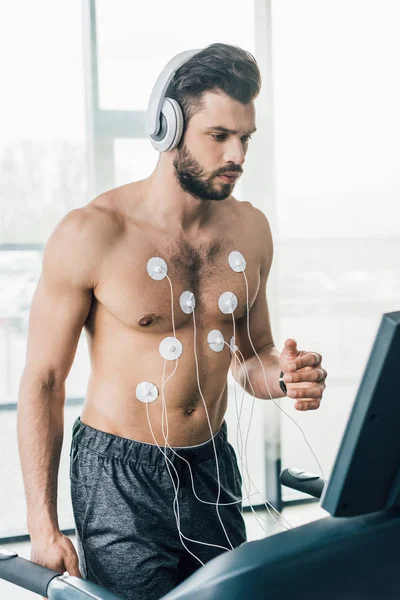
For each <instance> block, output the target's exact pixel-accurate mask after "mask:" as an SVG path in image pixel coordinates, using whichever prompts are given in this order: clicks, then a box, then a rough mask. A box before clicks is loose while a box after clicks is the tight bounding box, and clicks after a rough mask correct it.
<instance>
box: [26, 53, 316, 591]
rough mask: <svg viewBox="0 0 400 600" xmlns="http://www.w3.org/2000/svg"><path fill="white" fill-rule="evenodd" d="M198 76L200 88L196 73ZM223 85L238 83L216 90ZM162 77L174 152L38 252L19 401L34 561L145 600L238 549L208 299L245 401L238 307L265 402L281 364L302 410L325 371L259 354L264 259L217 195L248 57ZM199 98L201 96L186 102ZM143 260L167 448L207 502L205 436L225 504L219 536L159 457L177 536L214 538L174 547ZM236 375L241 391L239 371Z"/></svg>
mask: <svg viewBox="0 0 400 600" xmlns="http://www.w3.org/2000/svg"><path fill="white" fill-rule="evenodd" d="M199 68H200V70H201V73H202V78H201V84H200V85H199V81H198V77H197V78H196V75H195V73H196V69H197V72H199ZM193 73H194V75H193ZM191 77H193V80H191V79H190V78H191ZM207 78H208V79H207ZM235 78H236V80H237V81H236V83H237V85H236V87H234V86H232V85H230V82H232V79H235ZM182 81H183V82H184V83H185V82H186V90H187V89H190V90H191V93H192V99H193V98H194V103H193V102H192V103H191V104H190V103H189V104H185V100H184V95H183V96H182V95H179V93H180V94H184V92H182V89H183V88H184V86H183V85H182V86H181V92H179V93H178V91H176V90H178V88H179V82H182ZM210 82H211V83H210ZM189 83H191V84H192V87H190V85H189ZM173 85H175V91H176V93H175V98H177V99H178V101H180V103H181V105H183V110H184V115H185V129H184V133H183V136H182V140H181V142H180V143H179V145H178V147H177V148H175V149H173V150H171V151H168V152H163V153H160V158H159V162H158V164H157V166H156V168H155V170H154V171H153V173H152V174H151V175H150V176H149V177H147V178H146V179H143V180H141V181H136V182H133V183H129V184H127V185H123V186H121V187H118V188H116V189H113V190H110V191H108V192H106V193H104V194H102V195H100V196H99V197H97V198H96V199H94V200H93V201H91V202H89V204H87V205H86V206H84V207H82V208H79V209H76V210H72V211H71V212H69V213H68V214H67V215H66V216H65V217H64V218H63V219H62V221H61V222H60V223H59V224H58V225H57V227H56V228H55V230H54V231H53V233H52V234H51V236H50V238H49V240H48V242H47V244H46V248H45V250H44V255H43V268H42V274H41V277H40V280H39V283H38V286H37V289H36V291H35V294H34V297H33V300H32V306H31V312H30V322H29V334H28V347H27V355H26V365H25V369H24V372H23V376H22V378H21V384H20V396H19V402H18V438H19V450H20V457H21V465H22V470H23V476H24V485H25V491H26V496H27V514H28V530H29V533H30V535H31V541H32V560H34V561H36V562H38V563H40V564H43V565H45V566H48V567H50V568H53V569H56V570H59V571H61V572H64V571H68V572H69V574H70V575H76V576H78V577H80V576H82V575H83V576H84V577H85V578H88V579H89V580H92V581H95V582H97V583H99V584H100V585H103V586H104V587H107V588H108V589H110V590H111V591H114V592H115V593H117V594H119V595H121V596H122V597H124V598H132V599H136V598H141V599H146V600H151V599H154V600H156V599H157V598H160V597H161V596H162V595H163V594H166V593H167V592H168V591H169V590H171V589H173V588H174V587H175V586H176V585H178V583H179V582H180V581H182V580H183V579H185V578H186V577H187V576H188V575H190V574H191V573H192V572H193V571H194V570H196V569H197V568H199V567H200V566H201V564H204V563H205V562H207V561H208V560H210V559H211V558H213V557H215V556H217V554H218V553H220V552H223V551H225V549H223V548H226V549H228V550H229V549H232V548H234V547H236V546H238V545H240V544H241V543H243V542H244V541H245V540H246V532H245V527H244V522H243V518H242V515H241V510H240V508H241V505H240V498H241V478H240V473H239V471H238V467H237V462H236V457H235V453H234V450H233V448H232V446H231V445H230V444H229V443H228V442H227V437H226V434H227V432H226V422H225V421H224V415H225V412H226V408H227V373H228V370H229V367H230V366H231V367H232V370H233V359H232V360H231V355H230V352H229V348H228V347H227V346H225V347H224V350H223V351H221V352H213V351H212V350H211V349H210V346H209V344H208V342H207V334H208V333H209V332H210V331H211V330H214V329H218V330H219V331H221V333H222V334H223V336H224V339H225V340H228V341H229V339H230V338H231V336H232V335H233V323H232V314H224V313H222V312H221V311H220V310H219V307H218V298H219V297H220V295H221V294H222V293H224V292H226V291H229V292H233V293H234V294H235V295H236V297H237V298H238V306H237V308H236V310H235V311H234V319H235V327H236V337H235V342H236V344H237V346H238V347H239V349H240V350H241V352H242V353H243V355H244V358H245V359H246V365H247V370H248V372H249V376H250V381H251V385H252V388H253V389H254V391H255V395H256V397H257V398H260V399H263V398H265V399H269V398H270V396H269V393H268V390H267V388H266V385H265V380H264V376H263V373H262V370H261V368H260V364H259V361H258V359H257V357H256V356H255V355H254V352H253V350H252V348H251V345H250V342H249V339H248V334H247V311H249V319H250V335H251V339H252V342H253V344H254V347H255V348H256V350H257V352H258V354H259V356H260V358H261V360H262V362H263V365H264V368H265V372H266V377H267V382H268V387H269V390H270V391H271V394H272V396H273V397H274V398H280V397H283V396H284V395H285V394H284V392H283V391H282V390H281V388H280V386H279V375H280V372H281V371H283V372H284V373H285V376H284V381H285V382H286V383H287V387H288V392H289V393H290V392H293V391H296V398H297V399H300V400H301V402H298V401H297V402H296V404H295V407H296V408H297V409H298V410H308V409H315V408H318V407H319V404H320V401H321V397H322V393H323V390H324V388H325V377H326V371H325V370H324V369H322V367H321V356H320V355H319V354H318V353H315V352H314V353H311V352H305V351H302V352H300V351H299V350H298V349H297V346H296V342H295V341H294V340H287V342H286V343H285V347H284V349H283V351H282V352H279V351H278V350H277V349H276V348H275V346H274V342H273V338H272V333H271V327H270V319H269V314H268V307H267V300H266V283H267V277H268V273H269V270H270V266H271V261H272V238H271V232H270V228H269V225H268V220H267V218H266V217H265V215H264V214H263V213H262V212H261V211H260V210H258V209H256V208H254V207H253V206H252V205H251V204H250V203H249V202H245V201H244V202H239V201H237V200H236V199H235V198H234V197H233V196H232V191H233V188H234V184H235V182H236V179H237V177H239V176H240V175H241V174H242V173H243V165H244V162H245V156H246V152H247V149H248V146H249V138H250V136H251V132H253V131H254V130H255V128H256V124H255V109H254V103H253V100H254V98H255V97H256V96H257V94H258V92H259V86H260V77H259V71H258V67H257V65H256V63H255V61H254V59H253V58H252V57H251V55H248V53H246V52H244V51H243V50H241V49H239V48H236V47H233V46H227V45H225V44H213V45H212V46H210V47H208V48H206V49H204V50H203V51H202V52H201V53H199V54H197V55H196V56H194V57H193V58H192V59H191V60H190V61H188V62H187V63H186V64H185V65H184V66H183V67H182V68H181V69H179V70H178V71H177V72H176V75H175V79H174V81H173V82H172V83H171V86H173ZM171 86H170V88H171V89H169V92H168V96H170V97H171V96H172V94H173V93H174V88H173V87H171ZM196 86H197V87H196ZM228 92H229V93H228ZM200 98H201V100H202V102H201V104H196V102H197V100H199V99H200ZM224 174H226V175H227V176H231V178H230V177H228V178H227V177H226V176H225V177H224V176H223V175H224ZM232 250H237V251H240V252H241V253H242V254H243V256H244V257H245V259H246V261H247V267H246V276H247V279H248V287H249V297H248V304H247V302H246V287H245V281H244V277H243V274H242V273H236V272H234V271H233V270H232V269H231V268H230V267H229V265H228V256H229V254H230V252H231V251H232ZM152 257H162V258H163V259H164V260H165V262H166V264H167V266H168V276H169V278H170V280H171V282H172V286H173V294H174V319H175V328H176V337H177V338H178V339H179V340H180V342H181V343H182V347H183V352H182V354H181V356H180V357H179V365H178V368H177V370H176V372H175V374H174V375H173V377H172V378H171V379H170V380H169V381H168V383H167V384H166V386H165V399H166V406H167V411H168V412H167V418H168V444H169V445H170V446H171V447H172V448H174V449H177V450H176V451H177V452H178V453H179V454H180V455H181V456H185V457H186V459H187V460H188V461H189V462H190V464H191V467H192V471H193V476H194V479H195V490H196V493H197V495H198V496H199V497H200V498H201V499H202V500H204V501H208V502H209V503H212V502H214V503H215V502H216V499H217V491H218V484H217V478H216V470H215V467H216V465H215V455H214V451H213V445H212V443H211V442H212V441H213V440H214V442H215V445H216V449H217V452H218V464H219V468H220V481H221V496H220V499H219V502H220V503H225V504H228V503H229V502H231V503H232V502H234V501H236V504H231V505H229V506H221V507H219V513H220V515H221V518H222V521H223V522H224V525H225V528H226V533H227V535H225V534H224V532H223V529H222V527H221V525H220V522H219V521H218V518H217V514H216V510H215V506H214V505H211V504H205V503H201V502H199V501H198V500H197V499H196V498H194V497H193V491H192V485H191V480H190V478H189V475H188V471H187V468H186V463H184V462H183V461H181V460H179V458H178V457H177V456H176V455H175V454H173V453H172V451H171V450H170V449H168V448H167V450H168V456H169V457H170V459H171V462H173V464H174V465H175V467H176V469H177V472H178V473H179V478H180V483H179V496H178V498H179V507H180V514H181V520H180V529H181V530H182V533H183V534H184V535H186V537H187V538H191V539H192V540H193V539H194V540H202V541H203V542H206V543H209V544H214V546H206V545H204V544H203V545H200V544H196V543H194V542H189V541H187V539H186V538H185V548H184V547H183V545H182V543H181V539H180V537H179V535H178V528H177V522H176V519H175V515H174V512H173V508H172V506H173V501H174V495H175V493H174V488H173V484H172V481H171V476H170V475H169V473H168V471H167V468H166V460H165V458H164V456H163V455H162V453H161V451H160V449H159V448H158V446H157V444H159V446H160V447H162V449H164V448H163V447H164V444H165V437H164V435H163V428H162V419H161V416H162V411H161V407H162V404H161V387H162V373H163V367H164V358H163V357H162V356H161V354H160V352H159V344H160V342H161V341H162V340H163V339H164V338H165V337H168V336H172V335H173V333H172V331H173V325H172V315H171V292H170V286H169V283H168V280H167V278H164V279H163V280H161V281H155V280H153V279H151V278H150V277H149V275H148V273H147V270H146V265H147V263H148V261H149V259H150V258H152ZM188 290H189V291H191V292H192V293H193V294H194V296H195V300H196V306H195V318H196V351H197V360H198V369H199V381H200V383H201V391H202V394H203V397H204V399H205V403H206V406H207V411H208V414H209V419H210V423H211V428H212V435H211V431H210V428H209V424H208V420H207V416H206V412H205V408H204V405H203V401H202V398H201V395H200V393H199V389H198V382H197V376H196V361H195V355H194V348H193V346H194V327H193V315H192V314H186V313H184V312H183V311H182V310H181V309H180V305H179V298H180V295H181V294H182V293H183V292H184V291H188ZM82 328H85V332H86V336H87V340H88V347H89V352H90V361H91V371H90V378H89V383H88V388H87V393H86V397H85V403H84V406H83V409H82V413H81V416H80V418H78V419H77V421H76V422H75V424H74V429H73V440H72V446H71V471H70V478H71V498H72V503H73V509H74V517H75V523H76V532H77V545H78V556H79V563H78V556H77V553H76V551H75V548H74V546H73V544H72V542H71V541H70V540H69V539H68V538H67V537H65V536H64V535H63V534H62V533H61V532H60V529H59V525H58V519H57V474H58V467H59V458H60V452H61V447H62V441H63V426H64V418H63V407H64V402H65V380H66V378H67V375H68V373H69V371H70V368H71V366H72V363H73V359H74V356H75V351H76V347H77V344H78V341H79V337H80V335H81V331H82ZM175 366H176V361H171V362H169V361H168V362H167V363H166V372H165V377H164V379H166V378H167V377H168V376H169V375H170V374H171V373H172V371H173V369H174V368H175ZM292 367H293V370H292ZM236 378H237V381H238V383H240V384H241V385H243V386H245V389H246V390H247V391H248V392H250V393H251V394H252V392H251V388H250V386H249V385H248V383H246V381H245V380H244V378H243V376H242V371H241V369H239V368H236ZM143 381H148V382H152V383H153V384H154V385H155V386H157V389H158V390H159V396H158V398H157V399H156V400H155V401H154V402H151V403H149V404H145V403H143V402H141V401H140V400H138V398H137V397H136V394H135V390H136V388H137V385H138V384H139V383H140V382H143ZM146 409H148V414H149V418H150V423H151V426H152V431H151V430H150V428H149V423H148V419H147V413H146ZM164 433H165V427H164ZM153 435H154V437H153ZM212 438H213V440H212ZM176 483H177V481H176ZM228 538H229V540H230V541H228ZM215 546H218V547H215ZM193 555H195V556H196V557H198V558H199V560H197V559H196V558H195V557H194V556H193Z"/></svg>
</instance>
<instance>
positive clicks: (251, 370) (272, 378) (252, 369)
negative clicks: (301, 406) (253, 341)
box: [231, 346, 285, 400]
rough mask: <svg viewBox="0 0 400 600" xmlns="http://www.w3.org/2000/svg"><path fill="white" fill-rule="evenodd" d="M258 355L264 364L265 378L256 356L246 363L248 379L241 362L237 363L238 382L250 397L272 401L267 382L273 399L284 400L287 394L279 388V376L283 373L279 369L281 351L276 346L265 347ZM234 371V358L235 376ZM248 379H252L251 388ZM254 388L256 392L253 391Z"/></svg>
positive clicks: (232, 367)
mask: <svg viewBox="0 0 400 600" xmlns="http://www.w3.org/2000/svg"><path fill="white" fill-rule="evenodd" d="M257 354H258V356H259V357H260V360H261V362H262V364H263V367H264V371H265V377H264V373H263V369H262V367H261V365H260V361H259V360H258V358H257V356H255V355H254V356H252V357H251V358H248V359H247V360H246V362H245V364H246V369H247V372H248V378H247V377H245V374H243V369H242V368H241V367H240V364H239V362H236V375H234V377H235V379H236V381H237V382H238V383H240V385H241V386H242V387H243V388H244V389H245V390H246V392H247V393H248V394H250V396H253V393H254V395H255V397H256V398H260V399H267V400H270V395H269V393H268V389H267V385H266V383H265V380H267V384H268V388H269V391H270V392H271V396H272V398H283V397H284V396H285V394H284V393H283V392H282V390H281V388H280V387H279V375H280V372H281V370H280V367H279V357H280V352H279V350H277V348H275V346H264V347H263V348H261V350H260V351H259V352H257ZM239 357H240V355H239ZM234 369H235V364H234V357H233V358H232V361H231V371H232V374H234ZM248 379H250V383H251V386H250V384H249V382H248ZM252 388H253V390H254V392H253V391H252Z"/></svg>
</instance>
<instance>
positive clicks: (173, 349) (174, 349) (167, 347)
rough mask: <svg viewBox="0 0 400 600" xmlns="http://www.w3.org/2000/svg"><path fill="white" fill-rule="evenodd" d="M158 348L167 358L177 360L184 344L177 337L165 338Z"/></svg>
mask: <svg viewBox="0 0 400 600" xmlns="http://www.w3.org/2000/svg"><path fill="white" fill-rule="evenodd" d="M158 349H159V351H160V354H161V356H162V357H163V358H165V360H175V359H177V358H179V357H180V355H181V354H182V344H181V342H180V341H179V340H178V339H177V338H175V337H166V338H164V339H163V340H162V342H161V343H160V346H159V348H158Z"/></svg>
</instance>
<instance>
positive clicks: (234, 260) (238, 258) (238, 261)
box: [228, 250, 246, 273]
mask: <svg viewBox="0 0 400 600" xmlns="http://www.w3.org/2000/svg"><path fill="white" fill-rule="evenodd" d="M228 262H229V265H230V267H231V269H233V270H234V271H236V272H237V273H241V272H242V271H244V270H245V268H246V261H245V258H244V256H243V254H241V253H240V252H238V251H237V250H232V252H231V253H230V255H229V258H228Z"/></svg>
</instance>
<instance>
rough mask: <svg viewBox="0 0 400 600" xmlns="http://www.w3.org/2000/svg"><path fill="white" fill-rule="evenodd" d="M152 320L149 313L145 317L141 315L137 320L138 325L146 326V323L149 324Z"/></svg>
mask: <svg viewBox="0 0 400 600" xmlns="http://www.w3.org/2000/svg"><path fill="white" fill-rule="evenodd" d="M152 322H153V317H151V316H150V315H146V316H145V317H142V318H141V319H140V321H139V325H140V326H141V327H147V326H148V325H151V324H152Z"/></svg>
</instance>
